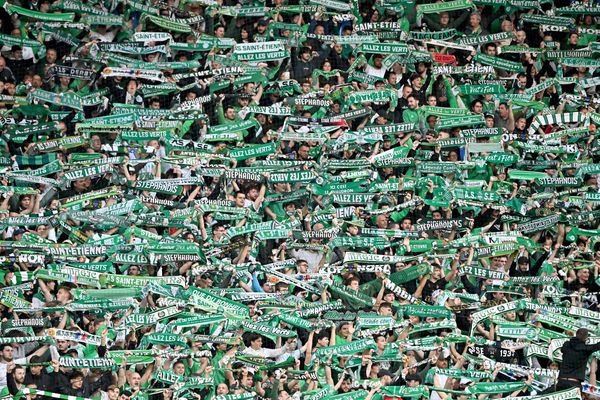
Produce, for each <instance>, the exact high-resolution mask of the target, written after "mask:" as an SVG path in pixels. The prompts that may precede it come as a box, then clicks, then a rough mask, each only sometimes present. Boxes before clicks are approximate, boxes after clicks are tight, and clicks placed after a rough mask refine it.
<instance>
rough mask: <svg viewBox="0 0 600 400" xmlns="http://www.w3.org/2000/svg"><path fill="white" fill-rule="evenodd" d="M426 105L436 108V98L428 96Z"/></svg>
mask: <svg viewBox="0 0 600 400" xmlns="http://www.w3.org/2000/svg"><path fill="white" fill-rule="evenodd" d="M427 105H429V106H436V105H437V98H436V97H435V96H429V97H428V98H427Z"/></svg>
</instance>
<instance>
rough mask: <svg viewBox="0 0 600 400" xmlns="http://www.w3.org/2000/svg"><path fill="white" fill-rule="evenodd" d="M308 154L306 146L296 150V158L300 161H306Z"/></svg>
mask: <svg viewBox="0 0 600 400" xmlns="http://www.w3.org/2000/svg"><path fill="white" fill-rule="evenodd" d="M308 152H309V148H308V146H300V148H299V149H298V158H299V159H301V160H306V159H308Z"/></svg>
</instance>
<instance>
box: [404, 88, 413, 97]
mask: <svg viewBox="0 0 600 400" xmlns="http://www.w3.org/2000/svg"><path fill="white" fill-rule="evenodd" d="M412 91H413V90H412V88H411V87H410V86H404V87H403V88H402V97H404V98H407V97H408V96H410V95H411V94H412Z"/></svg>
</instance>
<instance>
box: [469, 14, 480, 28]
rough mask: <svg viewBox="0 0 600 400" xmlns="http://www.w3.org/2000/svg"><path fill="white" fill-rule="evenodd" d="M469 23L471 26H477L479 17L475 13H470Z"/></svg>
mask: <svg viewBox="0 0 600 400" xmlns="http://www.w3.org/2000/svg"><path fill="white" fill-rule="evenodd" d="M469 23H470V24H471V26H473V27H476V26H479V17H478V16H477V15H471V16H470V17H469Z"/></svg>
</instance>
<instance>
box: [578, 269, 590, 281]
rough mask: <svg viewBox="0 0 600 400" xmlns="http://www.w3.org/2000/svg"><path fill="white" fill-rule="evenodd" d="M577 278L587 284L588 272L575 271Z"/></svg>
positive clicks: (584, 270)
mask: <svg viewBox="0 0 600 400" xmlns="http://www.w3.org/2000/svg"><path fill="white" fill-rule="evenodd" d="M577 277H578V278H579V279H580V280H581V281H582V282H587V281H588V280H589V279H590V270H589V269H587V268H583V269H580V270H579V271H577Z"/></svg>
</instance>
